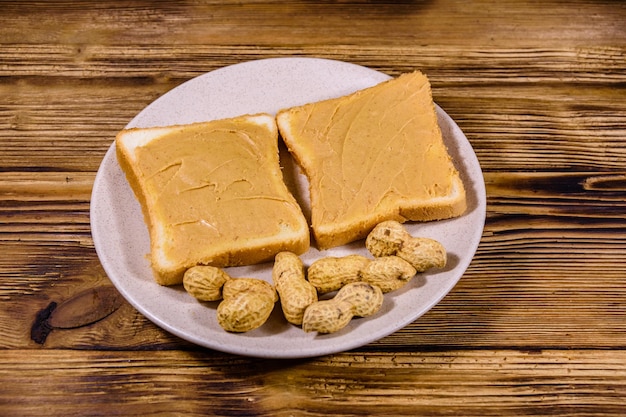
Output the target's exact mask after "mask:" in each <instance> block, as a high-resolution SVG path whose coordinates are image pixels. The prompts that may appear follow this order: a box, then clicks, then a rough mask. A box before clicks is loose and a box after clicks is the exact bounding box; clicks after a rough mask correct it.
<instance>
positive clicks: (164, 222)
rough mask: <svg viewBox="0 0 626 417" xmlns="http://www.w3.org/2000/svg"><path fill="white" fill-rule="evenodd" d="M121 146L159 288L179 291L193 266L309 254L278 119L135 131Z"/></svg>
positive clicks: (127, 132) (251, 117)
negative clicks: (282, 161) (283, 159)
mask: <svg viewBox="0 0 626 417" xmlns="http://www.w3.org/2000/svg"><path fill="white" fill-rule="evenodd" d="M115 144H116V149H117V157H118V161H119V164H120V166H121V167H122V169H123V171H124V172H125V174H126V177H127V179H128V181H129V183H130V185H131V187H132V189H133V191H134V193H135V195H136V197H137V199H138V200H139V202H140V204H141V207H142V210H143V214H144V219H145V222H146V223H147V225H148V230H149V234H150V248H151V263H152V268H153V270H154V273H155V278H156V281H157V282H158V283H159V284H162V285H174V284H179V283H181V282H182V276H183V273H184V272H185V270H187V269H188V268H190V267H192V266H194V265H214V266H219V267H226V266H236V265H250V264H256V263H260V262H265V261H270V260H272V259H273V258H274V255H275V254H277V253H278V252H281V251H291V252H295V253H297V254H301V253H304V252H306V251H307V250H308V248H309V240H310V237H309V236H310V232H309V226H308V224H307V220H306V219H305V217H304V215H303V214H302V211H301V209H300V207H299V205H298V204H297V202H296V200H295V199H294V197H293V196H292V195H291V193H290V192H289V190H288V189H287V186H286V185H285V183H284V182H283V177H282V173H281V170H280V165H279V156H278V130H277V128H276V122H275V118H274V117H273V116H271V115H269V114H257V115H244V116H241V117H235V118H232V119H225V120H216V121H210V122H203V123H194V124H189V125H178V126H165V127H154V128H134V129H128V130H123V131H122V132H120V133H119V134H118V135H117V137H116V140H115Z"/></svg>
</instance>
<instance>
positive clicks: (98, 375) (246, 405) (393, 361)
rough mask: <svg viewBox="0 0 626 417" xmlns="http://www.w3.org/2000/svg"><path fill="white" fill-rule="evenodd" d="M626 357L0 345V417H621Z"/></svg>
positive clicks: (587, 353) (558, 353)
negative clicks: (289, 357) (240, 353)
mask: <svg viewBox="0 0 626 417" xmlns="http://www.w3.org/2000/svg"><path fill="white" fill-rule="evenodd" d="M624 363H626V354H625V353H624V352H623V351H605V352H602V354H599V353H598V352H590V351H585V350H582V351H581V350H555V351H551V350H543V351H539V350H538V351H518V350H477V351H467V350H452V351H446V350H443V351H427V352H406V353H403V352H395V353H367V352H358V351H357V352H353V353H350V354H338V355H333V356H327V357H322V358H317V359H310V360H299V361H274V360H258V359H250V358H241V357H236V356H230V355H222V354H215V353H212V352H207V351H202V350H200V351H157V352H116V351H110V352H102V351H67V350H1V351H0V382H2V385H3V389H2V390H0V406H2V410H3V413H7V414H8V415H20V416H35V415H37V416H40V415H42V414H45V415H51V416H56V415H105V414H106V415H127V416H134V415H142V416H143V415H146V414H151V413H152V414H162V415H171V414H184V415H203V416H204V415H210V416H213V415H255V416H290V415H307V416H325V415H329V414H332V415H334V416H346V417H347V416H354V415H393V416H405V415H406V416H409V415H410V416H414V415H434V416H444V415H463V416H468V417H469V416H531V415H559V416H580V415H585V416H603V417H606V416H619V415H623V410H624V407H625V406H626V368H625V365H624Z"/></svg>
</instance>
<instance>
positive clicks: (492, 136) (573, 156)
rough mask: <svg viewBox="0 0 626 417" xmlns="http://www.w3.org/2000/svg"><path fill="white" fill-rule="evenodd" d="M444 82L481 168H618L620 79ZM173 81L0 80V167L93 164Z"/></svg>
mask: <svg viewBox="0 0 626 417" xmlns="http://www.w3.org/2000/svg"><path fill="white" fill-rule="evenodd" d="M624 70H625V71H624V74H626V63H625V65H624ZM447 84H448V82H447V81H445V80H439V81H436V83H435V82H434V96H435V100H436V101H437V102H438V103H439V104H440V105H441V106H442V107H443V108H444V109H445V110H446V111H447V112H448V113H449V114H450V115H451V117H453V118H454V119H455V121H456V122H457V123H458V124H459V126H460V127H461V129H462V130H463V131H464V132H465V134H466V135H467V137H468V139H469V140H470V142H471V143H472V145H473V147H474V150H475V152H476V154H477V156H478V158H479V160H480V162H481V165H482V167H483V169H484V170H485V171H490V170H499V169H501V167H506V169H507V170H512V171H517V170H544V171H555V170H565V171H570V170H577V171H601V170H606V171H614V170H616V169H617V170H620V171H621V172H623V169H624V166H625V165H624V164H625V162H626V145H625V143H624V141H623V138H624V137H626V128H625V126H626V102H624V100H622V97H623V95H624V87H623V86H624V85H626V79H625V82H624V83H622V84H621V87H620V86H616V87H611V88H609V87H585V88H573V87H571V86H569V85H560V86H559V85H555V84H550V85H549V86H547V85H546V86H543V87H541V86H537V85H536V84H535V83H529V84H527V85H523V84H521V85H515V86H510V85H508V84H505V85H501V84H487V85H480V86H476V85H474V86H472V87H471V88H470V87H458V86H454V85H451V86H449V87H448V86H447ZM173 86H174V85H172V84H170V83H164V84H154V85H153V84H149V85H147V86H144V85H141V84H139V85H134V86H127V85H122V86H120V85H118V84H117V83H112V84H108V85H104V86H93V85H89V84H86V85H80V84H79V85H72V86H67V85H66V86H64V85H57V86H51V87H39V86H37V85H32V84H28V83H27V84H26V85H23V86H21V87H20V88H19V90H20V91H19V94H18V93H16V90H15V89H13V88H11V89H9V88H8V87H7V86H5V87H0V92H6V95H5V96H4V101H5V104H4V107H3V109H2V110H0V123H1V124H2V125H4V126H6V128H5V129H2V130H0V152H1V153H2V155H3V169H4V170H14V171H85V172H86V171H92V172H95V171H96V170H97V168H98V166H99V164H100V162H101V159H102V157H103V156H104V153H105V152H106V150H107V149H108V148H109V146H110V145H111V143H112V141H113V139H114V137H115V134H116V133H117V132H118V131H119V130H120V129H122V128H123V127H124V126H125V125H126V124H127V123H128V122H129V121H130V120H131V119H132V118H133V117H134V116H135V115H136V114H137V113H138V112H139V111H141V110H142V109H143V108H144V107H145V106H146V105H148V104H149V103H150V102H151V101H152V99H154V98H155V97H156V96H157V95H159V94H162V93H165V92H166V91H167V90H169V88H171V87H173ZM85 109H89V110H85Z"/></svg>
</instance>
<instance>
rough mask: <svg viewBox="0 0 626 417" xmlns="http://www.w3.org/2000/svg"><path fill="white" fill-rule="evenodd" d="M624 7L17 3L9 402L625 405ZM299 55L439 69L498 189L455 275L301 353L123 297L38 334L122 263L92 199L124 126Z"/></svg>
mask: <svg viewBox="0 0 626 417" xmlns="http://www.w3.org/2000/svg"><path fill="white" fill-rule="evenodd" d="M625 20H626V3H624V2H620V1H613V0H604V1H595V0H594V1H591V0H574V1H567V2H566V1H561V0H548V1H542V2H540V3H533V2H516V1H512V0H505V1H490V0H478V1H473V2H466V1H461V0H441V1H437V2H433V1H421V0H401V1H394V2H386V1H382V2H381V1H369V0H359V1H352V0H346V1H322V2H312V1H308V0H303V1H294V0H290V1H281V2H276V1H270V0H250V1H243V2H241V1H186V2H167V3H165V2H154V1H139V0H132V1H125V2H102V1H99V2H93V1H52V2H38V1H12V2H3V3H2V6H1V7H0V21H1V22H2V24H1V25H0V382H1V383H2V389H0V414H2V415H15V416H35V415H36V416H39V415H42V414H45V415H51V416H55V415H64V416H65V415H81V416H82V415H94V416H95V415H107V416H110V415H131V416H132V415H141V416H144V415H249V416H253V415H254V416H321V415H336V416H355V415H372V414H379V415H386V416H395V415H397V416H404V415H406V416H408V415H411V416H413V415H430V416H449V415H463V416H492V415H493V416H508V415H515V416H527V415H528V416H530V415H544V416H545V415H559V416H583V415H584V416H619V415H623V414H624V410H625V409H626V400H625V398H626V389H625V387H626V373H625V368H624V363H626V357H625V355H626V353H625V352H626V351H625V350H624V347H625V346H626V319H625V318H626V289H625V286H624V277H626V256H625V255H626V215H625V213H626V100H625V97H626V25H624V21H625ZM290 56H309V57H320V58H329V59H338V60H343V61H348V62H352V63H355V64H360V65H365V66H368V67H370V68H373V69H376V70H379V71H382V72H385V73H387V74H389V75H393V76H395V75H398V74H400V73H403V72H407V71H412V70H414V69H420V70H422V71H424V72H425V73H426V74H427V75H428V76H429V78H430V80H431V82H432V86H433V95H434V98H435V101H436V102H437V103H438V104H439V105H440V106H441V107H442V108H443V109H444V110H445V111H446V112H447V113H448V114H450V115H451V116H452V118H453V119H454V120H455V121H456V122H457V123H458V124H459V126H460V127H461V129H462V130H463V132H464V133H465V134H466V135H467V137H468V139H469V140H470V142H471V144H472V146H473V148H474V150H475V152H476V155H477V156H478V159H479V161H480V164H481V167H482V169H483V171H484V178H485V185H486V189H487V218H486V221H485V229H484V233H483V236H482V240H481V242H480V246H479V248H478V251H477V253H476V256H475V258H474V259H473V261H472V263H471V264H470V266H469V268H468V270H467V272H466V273H465V275H464V276H463V277H462V279H461V280H460V281H459V283H458V284H457V286H456V287H455V288H454V289H453V290H452V291H451V292H450V294H448V295H447V296H446V297H445V298H444V299H443V300H442V301H441V302H440V303H439V304H438V305H436V306H435V307H434V308H433V309H432V310H430V311H429V312H428V313H426V314H425V315H424V316H422V317H420V318H419V319H418V320H416V321H415V322H414V323H412V324H410V325H408V326H406V327H405V328H404V329H401V330H400V331H398V332H396V333H394V334H392V335H390V336H388V337H385V338H383V339H381V340H379V341H377V342H374V343H371V344H369V345H367V346H363V347H362V348H360V349H358V350H356V351H353V352H345V353H341V354H337V355H330V356H327V357H324V358H315V359H308V360H298V361H278V360H262V359H251V358H243V357H237V356H232V355H227V354H222V353H219V352H214V351H211V350H207V349H202V348H199V347H197V346H194V345H192V344H190V343H188V342H185V341H183V340H180V339H178V338H176V337H175V336H172V335H171V334H169V333H167V332H166V331H164V330H161V329H160V328H158V327H157V326H155V325H154V324H152V323H151V322H150V321H149V320H148V319H147V318H145V317H144V316H143V315H141V314H140V313H139V312H137V311H136V310H135V309H134V308H133V307H132V306H131V305H130V304H128V303H127V302H125V301H124V302H123V303H122V304H121V306H119V308H116V309H115V310H114V311H113V312H112V313H110V314H108V315H105V316H104V317H103V318H101V319H100V320H95V321H94V322H93V323H86V324H85V325H82V326H78V327H76V328H71V329H60V328H54V329H52V331H51V332H50V334H49V335H48V337H47V338H46V339H45V341H40V342H37V341H36V340H33V338H32V335H31V327H32V325H33V323H34V322H35V321H36V318H37V314H38V313H39V312H41V311H42V310H44V309H45V308H46V307H47V306H50V305H51V303H57V305H61V304H62V303H64V302H67V301H68V300H71V299H72V298H73V297H75V296H76V295H77V294H81V293H84V292H85V291H87V292H89V291H90V290H92V289H94V288H101V287H103V286H104V287H110V286H111V282H110V280H109V278H108V277H107V276H106V274H105V272H104V270H103V269H102V266H101V265H100V263H99V261H98V258H97V255H96V252H95V249H94V247H93V241H92V239H91V234H90V227H89V208H90V198H91V189H92V186H93V181H94V178H95V175H96V171H97V169H98V167H99V165H100V162H101V161H102V158H103V156H104V154H105V152H106V151H107V150H108V149H109V147H110V145H111V143H112V141H113V138H114V136H115V134H116V133H117V132H118V131H119V130H120V129H122V128H123V127H124V126H125V125H126V124H127V123H128V122H129V121H130V120H131V119H132V118H133V117H134V116H135V115H136V114H137V113H138V112H139V111H141V110H142V109H143V108H144V107H145V106H147V105H148V104H149V103H151V102H152V101H154V100H155V99H157V98H158V97H160V96H162V95H163V94H165V93H167V92H168V91H170V90H171V89H172V88H174V87H176V86H178V85H180V84H182V83H183V82H185V81H187V80H189V79H191V78H193V77H196V76H198V75H201V74H204V73H206V72H208V71H211V70H215V69H218V68H221V67H223V66H226V65H231V64H236V63H239V62H244V61H248V60H253V59H264V58H274V57H290ZM116 307H117V306H116ZM72 314H74V313H72ZM72 317H73V318H75V316H72Z"/></svg>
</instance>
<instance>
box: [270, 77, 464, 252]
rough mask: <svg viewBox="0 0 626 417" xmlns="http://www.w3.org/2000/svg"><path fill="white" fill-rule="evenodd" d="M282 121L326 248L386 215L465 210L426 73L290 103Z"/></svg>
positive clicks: (433, 215) (416, 217)
mask: <svg viewBox="0 0 626 417" xmlns="http://www.w3.org/2000/svg"><path fill="white" fill-rule="evenodd" d="M276 121H277V124H278V129H279V132H280V135H281V137H282V139H283V141H284V142H285V144H286V145H287V148H288V149H289V152H290V153H291V155H292V156H293V158H294V159H295V161H296V162H297V164H298V165H299V166H300V168H301V169H302V171H303V173H304V175H305V176H306V177H307V179H308V182H309V193H310V200H311V222H312V225H311V226H312V230H313V236H314V238H315V240H316V243H317V246H318V248H319V249H328V248H332V247H335V246H339V245H343V244H347V243H350V242H352V241H355V240H359V239H362V238H365V237H366V236H367V234H368V233H369V232H370V231H371V230H372V229H373V228H374V226H375V225H376V224H378V223H380V222H382V221H385V220H396V221H399V222H406V221H432V220H441V219H448V218H453V217H457V216H460V215H461V214H463V213H464V211H465V210H466V197H465V189H464V185H463V182H462V180H461V177H460V175H459V172H458V171H457V169H456V168H455V166H454V162H453V160H452V158H451V156H450V154H449V152H448V149H447V148H446V146H445V144H444V141H443V138H442V134H441V130H440V128H439V125H438V123H437V113H436V110H435V104H434V102H433V99H432V93H431V88H430V83H429V81H428V79H427V77H426V76H425V75H424V74H422V73H421V72H419V71H415V72H412V73H407V74H403V75H401V76H399V77H397V78H394V79H390V80H388V81H384V82H382V83H380V84H377V85H375V86H373V87H369V88H366V89H363V90H359V91H357V92H354V93H352V94H348V95H345V96H342V97H338V98H333V99H328V100H323V101H319V102H313V103H308V104H305V105H301V106H295V107H290V108H287V109H283V110H281V111H279V112H278V114H277V116H276Z"/></svg>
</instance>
